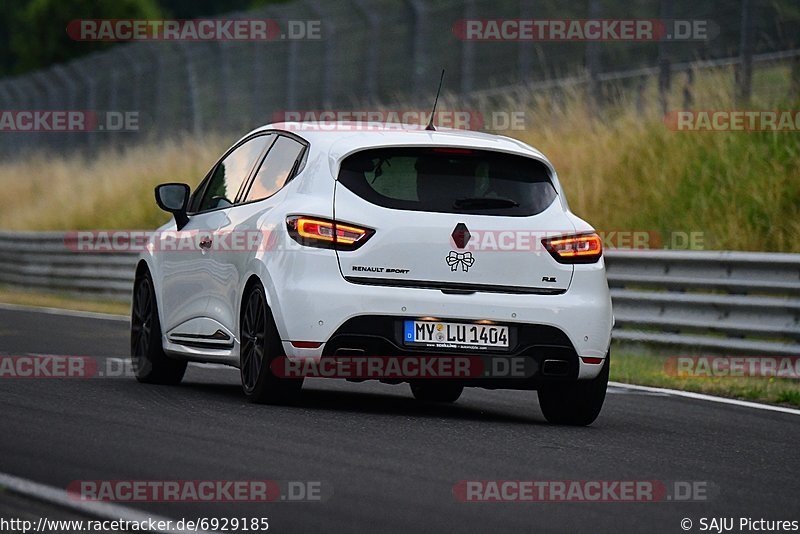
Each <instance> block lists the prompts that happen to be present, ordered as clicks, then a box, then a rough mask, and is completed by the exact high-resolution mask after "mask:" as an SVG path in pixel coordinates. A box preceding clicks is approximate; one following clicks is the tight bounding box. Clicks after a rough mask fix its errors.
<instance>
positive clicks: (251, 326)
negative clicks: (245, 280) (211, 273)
mask: <svg viewBox="0 0 800 534" xmlns="http://www.w3.org/2000/svg"><path fill="white" fill-rule="evenodd" d="M242 302H243V303H244V305H243V307H242V314H241V315H242V316H241V318H240V320H239V332H240V339H241V346H240V349H239V373H240V375H241V378H242V391H244V395H245V397H247V399H248V400H249V401H251V402H255V403H259V404H285V403H288V402H290V401H292V400H295V399H296V397H297V396H298V394H299V392H300V389H301V388H302V387H303V379H302V378H300V379H294V378H292V379H289V378H279V377H277V376H275V374H273V372H272V368H271V367H270V364H271V363H272V361H273V360H274V359H275V358H277V357H280V356H283V348H282V346H281V341H280V336H279V335H278V329H277V328H276V327H275V321H274V320H273V318H272V312H271V310H270V309H269V306H267V299H266V297H265V296H264V288H263V287H261V285H260V284H256V285H254V286H253V287H252V288H251V289H250V290H249V291H248V292H247V293H246V294H245V295H244V299H243V301H242Z"/></svg>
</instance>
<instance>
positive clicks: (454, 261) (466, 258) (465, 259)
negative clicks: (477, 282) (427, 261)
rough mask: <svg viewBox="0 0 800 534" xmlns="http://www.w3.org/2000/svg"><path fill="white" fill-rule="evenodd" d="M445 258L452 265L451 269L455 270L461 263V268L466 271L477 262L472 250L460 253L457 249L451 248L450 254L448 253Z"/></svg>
mask: <svg viewBox="0 0 800 534" xmlns="http://www.w3.org/2000/svg"><path fill="white" fill-rule="evenodd" d="M445 260H446V261H447V265H449V266H450V270H451V271H455V270H456V269H458V266H459V265H461V270H462V271H464V272H466V271H467V270H469V268H470V267H472V264H473V263H475V258H473V257H472V252H464V253H459V252H456V251H455V250H451V251H450V254H448V255H447V257H446V258H445Z"/></svg>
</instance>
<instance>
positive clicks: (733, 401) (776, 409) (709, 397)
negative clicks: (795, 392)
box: [608, 382, 800, 415]
mask: <svg viewBox="0 0 800 534" xmlns="http://www.w3.org/2000/svg"><path fill="white" fill-rule="evenodd" d="M608 385H609V386H614V387H618V388H626V389H633V390H637V391H649V392H651V393H665V394H667V395H674V396H676V397H686V398H687V399H695V400H704V401H709V402H716V403H719V404H731V405H733V406H742V407H745V408H755V409H757V410H767V411H771V412H781V413H788V414H792V415H800V410H796V409H794V408H787V407H785V406H775V405H773V404H762V403H760V402H750V401H743V400H738V399H728V398H725V397H717V396H714V395H706V394H705V393H695V392H693V391H681V390H678V389H666V388H657V387H652V386H639V385H637V384H626V383H624V382H609V383H608Z"/></svg>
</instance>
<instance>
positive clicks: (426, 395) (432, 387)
mask: <svg viewBox="0 0 800 534" xmlns="http://www.w3.org/2000/svg"><path fill="white" fill-rule="evenodd" d="M463 391H464V386H462V385H461V384H452V383H447V382H433V381H427V382H412V383H411V394H412V395H414V398H415V399H417V400H418V401H421V402H441V403H452V402H455V401H457V400H458V398H459V397H460V396H461V393H462V392H463Z"/></svg>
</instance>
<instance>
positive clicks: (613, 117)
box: [0, 69, 800, 252]
mask: <svg viewBox="0 0 800 534" xmlns="http://www.w3.org/2000/svg"><path fill="white" fill-rule="evenodd" d="M731 76H732V75H731V73H730V72H729V71H721V72H718V73H716V74H708V75H702V76H698V79H697V82H696V84H695V95H696V96H695V99H696V100H695V105H694V107H695V108H700V109H712V108H713V109H726V108H731V107H733V104H732V102H733V100H732V96H731V94H730V87H731V85H732V84H731V82H730V80H731V79H732V78H731ZM786 79H788V72H784V71H782V70H780V69H777V70H776V69H773V70H764V71H757V76H756V79H755V86H756V95H761V94H763V95H768V98H767V97H765V98H763V99H760V100H759V99H758V98H757V99H756V100H755V101H754V102H753V103H752V104H751V105H750V108H752V109H766V108H771V109H775V108H777V107H780V108H783V109H792V108H794V109H797V107H798V106H797V105H796V103H795V104H794V105H792V104H786V103H785V102H783V103H782V104H780V103H779V104H780V105H778V104H776V102H775V99H774V98H772V96H769V95H774V94H784V95H785V94H787V93H788V90H787V89H786V88H785V87H780V86H779V84H782V83H785V81H786ZM776 87H777V90H776V91H772V92H770V91H767V90H765V89H769V88H771V89H775V88H776ZM680 90H681V80H680V79H678V80H677V83H676V88H675V94H673V95H672V98H671V102H678V103H679V102H680ZM616 99H617V101H616V103H615V104H614V105H611V106H609V107H608V108H607V109H606V111H605V112H604V114H603V116H602V118H600V119H597V118H592V115H591V114H590V113H589V111H588V108H587V105H586V101H585V98H583V96H582V94H581V93H580V92H577V91H576V92H574V93H569V94H563V93H562V94H560V95H559V97H558V99H557V100H552V99H550V98H549V97H548V96H545V95H526V97H525V101H524V103H523V102H520V101H506V102H503V103H500V104H499V106H500V107H502V108H504V109H527V115H526V116H527V126H528V129H527V130H526V131H520V132H511V135H512V136H514V137H518V138H520V139H522V140H523V141H526V142H528V143H530V144H532V145H534V146H536V147H538V148H539V149H541V150H542V151H543V152H544V153H545V154H547V155H548V157H550V158H551V160H552V161H553V163H554V164H555V166H556V168H557V169H558V171H559V176H560V177H561V180H562V182H563V183H564V185H565V188H566V191H567V195H568V198H569V201H570V204H571V207H572V209H573V211H574V212H575V213H577V214H578V215H580V216H582V217H584V218H585V219H587V220H588V221H589V222H591V223H592V224H593V225H595V226H596V227H598V228H601V229H608V230H614V229H616V230H647V231H654V232H660V233H661V234H662V235H666V234H667V233H669V232H673V231H677V232H703V234H704V235H705V237H706V244H707V246H708V247H709V248H718V249H732V250H769V251H786V252H800V242H799V241H798V239H797V236H798V235H800V133H797V132H788V133H787V132H784V133H765V132H762V133H734V132H729V133H724V132H675V131H672V130H670V129H668V128H667V127H665V125H664V124H663V122H662V120H661V115H660V112H659V111H658V108H657V105H655V103H656V102H657V98H656V95H655V89H654V87H653V86H652V84H651V86H650V87H648V89H647V94H646V95H645V98H644V101H646V102H649V103H650V104H649V105H648V106H646V109H644V110H643V111H642V112H638V111H637V105H636V96H635V95H631V94H630V93H626V92H624V91H623V92H620V93H619V94H618V95H617V96H616ZM495 105H498V104H497V103H495ZM672 107H673V108H675V107H679V105H676V104H673V106H672ZM506 133H508V132H506ZM232 141H233V139H227V138H225V139H223V138H221V137H209V138H206V139H183V140H177V141H171V142H166V143H163V144H158V145H152V144H151V145H146V146H138V147H133V148H130V149H127V150H125V151H118V150H113V151H108V152H106V153H103V154H101V155H100V156H99V157H97V158H96V159H92V160H87V159H85V158H82V157H53V156H52V155H48V154H39V155H34V156H32V157H31V158H29V159H27V160H24V161H17V162H7V163H2V162H0V189H1V190H2V191H3V192H4V203H3V208H2V210H0V228H3V229H17V230H51V229H86V228H153V227H156V226H158V225H159V224H161V223H162V222H163V221H165V220H166V215H165V214H164V213H163V212H161V211H159V210H158V208H157V207H156V206H155V202H154V200H153V186H155V185H156V184H158V183H161V182H166V181H179V182H186V183H189V184H191V185H193V186H194V185H195V184H197V183H198V182H199V180H200V179H201V178H202V176H203V175H204V174H205V172H206V171H207V170H208V168H209V167H210V166H211V165H212V164H213V162H214V160H215V159H216V157H217V156H218V155H219V154H220V152H221V151H222V150H224V148H225V147H226V146H227V145H228V144H229V143H230V142H232Z"/></svg>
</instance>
